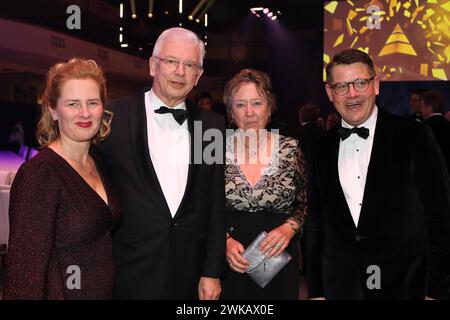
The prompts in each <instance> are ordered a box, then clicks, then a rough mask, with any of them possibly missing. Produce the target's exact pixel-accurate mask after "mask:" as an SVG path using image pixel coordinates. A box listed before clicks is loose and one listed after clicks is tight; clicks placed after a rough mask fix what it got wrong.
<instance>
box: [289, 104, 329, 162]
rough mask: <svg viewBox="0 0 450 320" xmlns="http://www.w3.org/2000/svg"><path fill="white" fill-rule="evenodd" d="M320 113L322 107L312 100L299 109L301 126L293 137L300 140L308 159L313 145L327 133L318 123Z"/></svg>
mask: <svg viewBox="0 0 450 320" xmlns="http://www.w3.org/2000/svg"><path fill="white" fill-rule="evenodd" d="M319 115H320V108H319V107H318V106H317V105H315V104H314V103H310V102H308V103H305V104H303V105H302V106H301V107H300V108H299V110H298V116H299V123H300V127H298V128H296V130H295V131H294V132H293V135H292V137H293V138H295V139H297V140H298V141H299V143H300V147H301V148H302V151H303V153H304V154H305V157H306V159H308V153H309V149H310V147H311V145H312V144H313V143H314V142H315V141H317V139H318V138H319V137H320V136H321V135H323V134H324V133H325V131H324V130H323V129H322V128H321V127H319V125H318V124H317V120H318V119H319Z"/></svg>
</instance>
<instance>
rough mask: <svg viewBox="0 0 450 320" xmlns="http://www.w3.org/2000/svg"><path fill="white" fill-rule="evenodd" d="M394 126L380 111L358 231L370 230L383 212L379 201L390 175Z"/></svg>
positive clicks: (379, 110)
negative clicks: (379, 211)
mask: <svg viewBox="0 0 450 320" xmlns="http://www.w3.org/2000/svg"><path fill="white" fill-rule="evenodd" d="M391 135H392V126H391V125H390V123H389V119H388V118H387V117H385V114H384V112H383V110H381V109H378V118H377V123H376V130H375V136H374V140H373V145H372V153H371V155H370V161H369V167H368V169H367V178H366V185H365V188H364V197H363V202H362V207H361V213H360V217H359V223H358V229H362V230H367V229H370V226H371V225H372V223H373V221H374V219H375V218H376V214H377V211H378V210H381V203H382V199H379V197H378V194H380V192H379V191H380V190H379V189H380V188H383V186H384V185H385V184H386V181H385V179H386V177H387V176H388V175H389V168H390V163H391V161H390V160H389V159H390V155H391V145H390V143H391V141H392V139H390V137H391Z"/></svg>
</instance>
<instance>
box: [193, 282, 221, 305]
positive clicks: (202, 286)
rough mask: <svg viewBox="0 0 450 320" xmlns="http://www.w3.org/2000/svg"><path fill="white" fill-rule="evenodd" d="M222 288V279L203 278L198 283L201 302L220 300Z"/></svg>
mask: <svg viewBox="0 0 450 320" xmlns="http://www.w3.org/2000/svg"><path fill="white" fill-rule="evenodd" d="M220 292H221V287H220V279H216V278H208V277H201V278H200V282H199V283H198V298H199V299H200V300H218V299H219V297H220Z"/></svg>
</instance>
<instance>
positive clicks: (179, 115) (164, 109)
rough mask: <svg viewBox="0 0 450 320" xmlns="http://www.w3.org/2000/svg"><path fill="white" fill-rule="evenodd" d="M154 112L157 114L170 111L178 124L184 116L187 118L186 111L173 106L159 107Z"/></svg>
mask: <svg viewBox="0 0 450 320" xmlns="http://www.w3.org/2000/svg"><path fill="white" fill-rule="evenodd" d="M155 113H159V114H164V113H171V114H172V115H173V118H174V119H175V120H176V121H177V122H178V123H179V124H180V125H182V124H183V122H184V120H186V118H187V112H186V110H184V109H173V108H167V107H161V108H159V109H156V110H155Z"/></svg>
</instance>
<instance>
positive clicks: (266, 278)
mask: <svg viewBox="0 0 450 320" xmlns="http://www.w3.org/2000/svg"><path fill="white" fill-rule="evenodd" d="M266 237H267V232H265V231H263V232H261V233H260V234H259V235H258V236H257V237H256V238H255V240H253V242H252V243H251V244H250V245H249V246H248V247H247V248H246V249H245V251H244V253H243V254H242V255H243V257H244V258H245V259H247V260H248V262H249V266H248V268H247V270H245V272H246V273H247V274H248V275H249V276H250V278H252V279H253V280H254V281H255V282H256V283H257V284H258V285H259V286H260V287H261V288H264V287H265V286H267V285H268V284H269V282H270V281H272V279H273V278H274V277H275V276H276V275H277V274H278V272H280V270H281V269H283V268H284V266H285V265H287V264H288V262H289V261H291V259H292V257H291V255H290V254H289V253H287V252H286V251H283V252H282V253H281V254H279V255H278V257H268V256H267V255H266V254H263V253H262V252H261V250H259V246H260V245H261V243H262V242H263V241H264V239H265V238H266ZM268 252H270V250H269V251H268Z"/></svg>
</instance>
